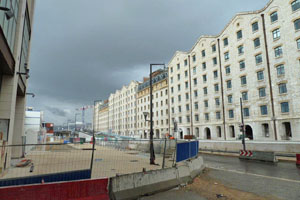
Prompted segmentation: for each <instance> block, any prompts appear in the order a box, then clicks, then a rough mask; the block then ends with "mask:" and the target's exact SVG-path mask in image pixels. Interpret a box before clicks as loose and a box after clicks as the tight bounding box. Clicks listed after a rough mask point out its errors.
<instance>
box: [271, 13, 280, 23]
mask: <svg viewBox="0 0 300 200" xmlns="http://www.w3.org/2000/svg"><path fill="white" fill-rule="evenodd" d="M270 18H271V22H272V23H273V22H276V21H277V20H278V14H277V11H275V12H273V13H271V15H270Z"/></svg>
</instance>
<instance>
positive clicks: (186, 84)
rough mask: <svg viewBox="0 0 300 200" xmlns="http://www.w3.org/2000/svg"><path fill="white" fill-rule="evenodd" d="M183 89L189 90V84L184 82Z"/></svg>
mask: <svg viewBox="0 0 300 200" xmlns="http://www.w3.org/2000/svg"><path fill="white" fill-rule="evenodd" d="M185 88H186V89H188V88H189V83H188V82H187V81H186V82H185Z"/></svg>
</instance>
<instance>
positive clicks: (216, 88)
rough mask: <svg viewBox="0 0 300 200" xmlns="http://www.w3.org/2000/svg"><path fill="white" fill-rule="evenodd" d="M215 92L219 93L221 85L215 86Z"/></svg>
mask: <svg viewBox="0 0 300 200" xmlns="http://www.w3.org/2000/svg"><path fill="white" fill-rule="evenodd" d="M215 92H219V84H215Z"/></svg>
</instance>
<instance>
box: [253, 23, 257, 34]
mask: <svg viewBox="0 0 300 200" xmlns="http://www.w3.org/2000/svg"><path fill="white" fill-rule="evenodd" d="M255 31H258V22H254V23H253V24H252V32H255Z"/></svg>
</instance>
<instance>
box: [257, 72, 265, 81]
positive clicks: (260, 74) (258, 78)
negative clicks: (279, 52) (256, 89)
mask: <svg viewBox="0 0 300 200" xmlns="http://www.w3.org/2000/svg"><path fill="white" fill-rule="evenodd" d="M257 80H259V81H261V80H264V71H259V72H257Z"/></svg>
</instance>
